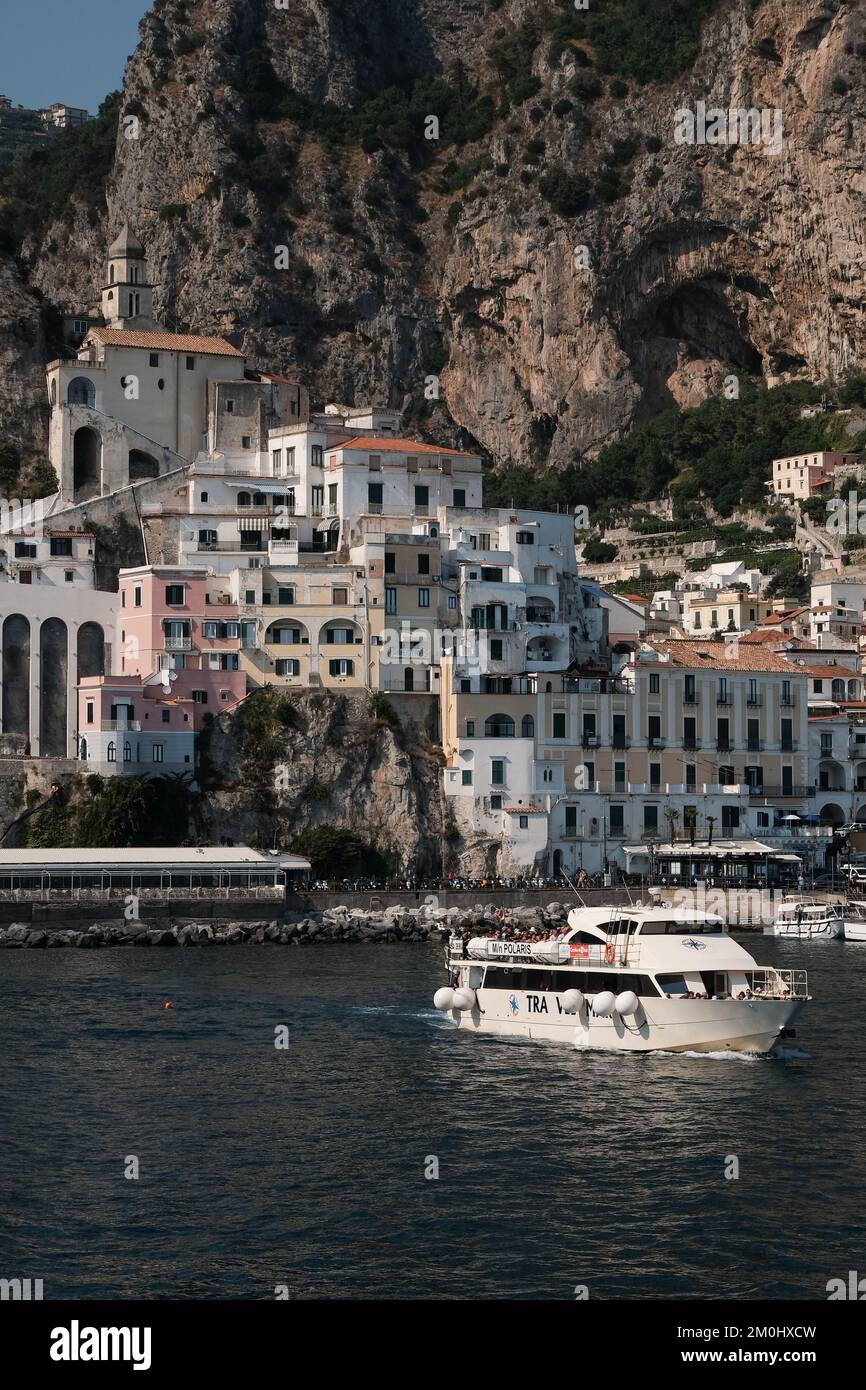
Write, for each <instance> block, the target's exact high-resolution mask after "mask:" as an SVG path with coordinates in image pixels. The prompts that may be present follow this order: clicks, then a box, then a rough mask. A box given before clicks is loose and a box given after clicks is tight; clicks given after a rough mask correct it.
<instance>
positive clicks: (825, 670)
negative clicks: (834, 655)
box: [800, 652, 860, 681]
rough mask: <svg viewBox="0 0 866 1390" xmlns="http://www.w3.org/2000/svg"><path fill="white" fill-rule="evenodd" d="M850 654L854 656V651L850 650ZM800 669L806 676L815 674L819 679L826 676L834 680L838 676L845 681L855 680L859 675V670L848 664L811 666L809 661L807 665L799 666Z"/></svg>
mask: <svg viewBox="0 0 866 1390" xmlns="http://www.w3.org/2000/svg"><path fill="white" fill-rule="evenodd" d="M851 655H852V656H855V655H856V653H855V652H852V653H851ZM800 670H801V671H802V672H803V674H804V675H806V676H809V677H815V676H817V677H818V679H819V680H823V679H824V678H825V677H826V678H827V679H828V680H836V679H837V678H838V679H839V680H846V681H847V680H857V679H858V678H859V676H860V672H859V671H857V670H855V669H853V668H852V667H850V666H813V665H812V663H811V662H810V663H809V664H808V665H807V666H801V667H800Z"/></svg>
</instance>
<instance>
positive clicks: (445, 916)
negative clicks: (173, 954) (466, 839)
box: [0, 902, 568, 950]
mask: <svg viewBox="0 0 866 1390" xmlns="http://www.w3.org/2000/svg"><path fill="white" fill-rule="evenodd" d="M567 915H568V907H567V906H565V905H564V904H563V903H558V902H552V903H548V904H547V905H546V906H544V907H512V908H504V909H495V908H491V907H484V906H482V905H481V904H476V905H475V906H473V907H470V908H465V907H463V908H456V907H449V908H439V907H430V906H428V905H424V906H422V907H419V908H413V909H407V908H404V907H389V908H386V909H385V911H384V912H370V911H364V909H362V908H357V907H353V908H349V907H331V908H327V909H326V910H325V911H324V912H321V913H315V914H313V915H308V916H304V915H302V914H301V913H292V912H287V913H285V914H284V915H283V916H282V917H281V918H279V919H276V918H274V919H272V920H270V921H262V922H232V921H225V922H195V921H185V922H173V923H171V924H166V923H160V924H159V925H158V926H156V925H148V923H147V922H141V921H139V922H119V923H117V924H113V923H111V922H97V923H94V924H93V925H92V926H89V927H87V926H83V925H82V926H81V927H65V928H60V929H57V928H51V929H48V930H45V929H43V928H39V927H33V926H32V925H31V924H30V923H29V922H13V923H12V925H11V926H8V927H0V948H5V949H6V950H39V949H40V948H46V947H55V946H77V947H79V948H80V949H84V950H93V949H96V948H98V947H103V946H220V945H222V946H225V945H231V946H240V945H244V944H247V943H249V944H250V945H253V946H268V945H272V946H326V945H331V944H335V943H338V942H355V943H359V944H362V945H377V944H382V945H390V944H395V943H397V942H424V941H438V940H439V939H440V931H439V928H440V927H443V926H446V927H450V928H452V930H454V931H459V932H463V931H471V932H472V933H473V934H478V933H482V932H484V931H487V930H491V929H493V928H495V927H501V926H508V927H514V928H517V929H518V930H520V931H526V932H537V931H546V930H548V929H549V928H550V927H559V926H562V924H563V923H564V922H565V920H566V917H567Z"/></svg>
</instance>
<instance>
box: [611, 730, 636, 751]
mask: <svg viewBox="0 0 866 1390" xmlns="http://www.w3.org/2000/svg"><path fill="white" fill-rule="evenodd" d="M610 746H611V748H614V749H616V751H617V752H619V753H621V752H623V751H624V749H626V748H630V747H631V743H630V740H629V739H627V738H626V736H625V734H614V736H613V738H612V739H611V741H610Z"/></svg>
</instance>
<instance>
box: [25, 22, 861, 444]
mask: <svg viewBox="0 0 866 1390" xmlns="http://www.w3.org/2000/svg"><path fill="white" fill-rule="evenodd" d="M186 11H187V14H188V19H186V20H181V19H179V18H178V11H177V9H175V8H172V9H170V8H169V7H168V6H165V5H158V6H154V9H153V10H152V11H151V12H150V14H149V15H148V16H147V17H146V18H145V20H144V21H143V22H142V27H141V34H142V38H141V42H140V45H139V47H138V49H137V51H136V53H135V55H134V57H133V58H132V60H131V62H130V64H129V66H128V69H127V73H126V80H125V89H124V111H125V112H129V113H131V114H134V115H135V116H136V117H137V119H139V120H140V129H139V132H138V138H137V139H128V138H126V133H127V132H125V131H123V130H122V131H121V133H120V135H119V138H118V143H117V151H116V157H115V162H114V168H113V171H112V176H111V179H110V184H109V188H108V205H109V213H108V215H107V217H104V218H103V219H102V220H101V221H100V219H99V218H97V219H95V220H93V219H89V218H88V217H86V216H85V215H84V214H83V212H82V213H81V214H79V213H77V212H76V211H75V210H74V209H73V210H72V215H71V217H70V220H69V223H68V225H67V224H65V223H64V224H60V223H56V224H55V225H53V226H51V227H49V228H47V229H45V231H44V235H42V236H41V237H40V243H39V245H38V246H31V247H29V248H27V253H28V256H27V263H28V265H29V271H28V276H29V283H25V282H24V281H23V280H22V279H21V278H20V276H19V275H18V273H17V271H16V270H15V267H14V266H13V264H12V263H11V262H3V263H2V264H0V368H2V370H0V426H2V425H4V424H5V426H6V427H7V428H8V429H9V430H10V431H11V434H12V435H13V436H14V437H16V438H17V440H18V441H19V442H20V443H22V444H23V445H24V446H25V452H29V451H32V449H33V448H38V447H39V446H40V445H41V443H42V442H44V424H43V421H44V405H43V397H42V393H43V386H42V381H41V355H42V353H43V351H44V341H43V337H42V332H41V328H40V318H39V306H38V301H37V299H36V297H35V295H34V293H33V291H34V290H38V291H41V292H42V293H43V294H44V295H45V296H46V298H47V299H48V300H49V301H50V302H52V303H54V304H57V305H60V306H63V307H65V308H69V309H71V308H77V307H81V305H82V304H83V303H86V302H89V301H90V300H91V299H92V298H93V295H94V293H95V290H96V288H97V286H98V284H99V283H100V280H101V275H102V258H103V254H104V248H105V244H106V237H107V236H108V234H109V233H110V232H113V231H115V230H116V228H117V226H118V225H119V223H120V222H121V220H122V219H123V218H124V217H127V218H129V219H130V221H131V223H132V224H133V226H134V227H135V228H136V230H137V232H138V234H139V235H140V236H141V237H142V239H143V240H144V241H145V243H146V245H147V249H148V269H149V274H150V278H151V280H153V281H154V282H155V284H157V285H158V286H159V287H160V290H159V296H158V304H157V308H158V311H159V312H161V313H163V314H164V315H165V316H166V317H167V318H168V319H169V320H170V321H171V322H172V323H177V324H178V325H179V326H180V327H182V328H187V329H190V330H192V331H197V332H217V333H225V334H228V335H229V336H230V337H231V338H232V340H233V341H235V342H236V343H238V345H239V346H241V347H242V348H243V349H244V350H245V351H246V352H248V353H249V354H250V356H251V358H252V359H253V360H254V362H255V363H257V364H258V365H260V366H262V367H265V366H267V367H270V368H272V369H273V370H275V371H285V372H294V371H300V372H302V373H303V374H304V375H305V376H306V378H307V379H308V381H309V384H310V386H311V389H312V392H313V396H314V398H315V399H317V400H319V401H324V400H328V399H331V400H340V401H349V402H362V401H374V402H376V403H379V404H392V405H408V404H409V403H410V402H413V403H414V406H417V405H418V402H419V401H420V399H421V388H422V384H423V380H424V376H425V367H424V364H425V360H426V359H427V358H428V357H429V354H430V352H431V350H432V349H434V348H435V347H436V345H437V344H439V343H441V344H442V346H443V347H444V357H445V358H447V365H445V366H444V367H443V368H442V369H441V390H442V401H441V402H440V403H439V404H438V405H433V406H428V407H421V408H420V413H418V412H417V411H416V413H414V414H412V416H411V422H412V424H413V427H417V428H419V429H423V431H424V432H426V433H427V435H428V437H431V436H432V437H440V438H442V439H443V441H445V442H452V443H459V442H463V443H467V442H469V441H470V440H476V441H477V442H478V443H479V445H480V446H481V447H483V448H484V449H485V450H487V451H488V452H489V453H490V455H491V456H492V457H493V459H494V460H496V461H501V460H505V459H513V460H514V461H515V462H519V463H524V464H527V465H530V466H539V465H541V464H544V463H545V462H551V463H554V464H562V463H565V462H567V461H568V460H570V459H571V458H572V457H573V455H574V453H575V451H589V452H592V451H594V450H596V449H597V448H598V447H599V446H600V445H601V444H603V443H604V442H606V441H608V440H610V439H613V438H615V437H617V436H618V435H620V434H622V433H623V432H624V431H626V430H627V429H628V428H629V426H630V424H631V423H632V422H633V421H634V420H636V419H639V418H642V417H643V416H645V415H646V414H648V413H650V412H651V411H653V410H655V409H657V408H658V407H659V406H662V405H665V404H669V403H671V402H677V403H680V404H696V403H698V402H699V401H700V400H701V399H704V398H705V397H706V396H707V395H709V394H712V393H716V392H718V391H719V390H720V389H721V387H722V383H723V380H724V377H725V375H726V374H727V373H729V372H734V373H736V372H750V371H757V372H759V373H762V374H763V375H764V376H765V378H766V379H767V380H769V381H771V382H775V381H779V380H785V379H788V378H790V377H791V376H803V377H808V378H810V379H811V380H815V381H822V380H826V379H829V378H832V377H837V376H839V375H841V374H844V373H845V372H846V371H847V370H849V369H850V368H851V367H852V366H854V365H856V361H857V345H858V343H859V341H860V340H861V338H862V336H863V328H864V308H863V298H862V294H861V290H860V284H861V267H862V261H863V235H862V216H861V209H860V205H859V199H860V194H859V188H860V183H861V182H862V170H863V164H864V140H866V133H864V132H866V124H864V121H863V120H862V111H863V104H864V67H863V64H862V62H861V61H860V60H859V59H858V58H856V56H853V55H856V54H857V52H858V47H857V46H858V43H861V42H862V41H863V40H864V37H866V34H864V32H863V28H864V13H863V8H862V6H855V5H847V4H842V3H840V2H839V0H828V3H827V4H826V5H825V7H824V9H823V10H822V11H821V15H820V16H816V14H815V12H814V11H815V7H814V5H812V4H810V3H807V0H764V3H762V4H759V5H755V4H754V3H752V2H751V0H732V2H731V3H726V4H719V5H717V6H716V7H715V8H714V9H713V11H712V13H711V14H710V17H709V18H708V20H707V21H706V23H705V24H704V29H703V36H702V44H701V50H700V53H699V56H698V59H697V61H696V63H695V65H694V69H693V71H692V72H691V73H687V74H685V75H684V76H683V77H682V79H678V80H676V81H674V82H671V83H668V84H666V85H648V86H645V87H640V88H638V87H635V86H634V84H630V85H631V87H632V88H633V90H630V91H629V92H628V93H627V94H626V95H624V96H619V97H617V96H615V95H613V94H612V93H611V90H610V83H609V81H607V80H603V81H602V92H601V95H600V96H599V97H598V99H597V100H595V101H593V102H592V103H591V105H589V106H588V107H587V115H588V116H589V119H590V120H591V126H592V129H591V132H590V133H589V134H587V133H586V132H585V130H584V129H582V128H581V124H580V122H578V121H576V120H575V119H574V118H573V117H568V116H563V115H557V114H556V107H557V106H560V107H562V104H563V102H564V101H568V100H572V101H573V92H570V88H569V83H570V82H571V81H572V79H573V78H574V77H575V75H576V73H577V71H578V69H577V65H576V59H575V54H574V49H573V48H572V47H569V46H566V47H565V49H564V50H563V51H562V52H561V53H559V54H558V55H556V56H554V55H552V53H551V49H550V43H549V38H548V36H547V35H544V36H542V37H541V38H540V40H539V42H538V44H537V45H536V46H535V47H534V48H533V49H532V50H531V52H530V54H529V55H528V56H527V57H526V59H525V63H526V75H527V76H529V77H531V78H535V79H537V81H538V83H539V84H540V85H539V89H538V92H537V94H536V95H535V97H533V98H531V99H529V100H527V101H523V102H517V103H515V104H513V105H512V109H511V111H510V112H509V113H507V114H503V115H502V116H501V117H500V118H498V119H497V121H496V122H495V124H494V126H493V129H492V130H491V131H490V132H489V133H487V134H485V135H484V136H483V138H481V139H480V140H478V141H477V143H475V144H469V145H466V146H464V147H462V148H456V147H454V146H451V147H448V148H443V149H442V150H441V152H440V151H438V150H437V153H436V157H435V158H434V161H433V163H432V164H430V163H429V161H428V163H427V164H426V166H425V167H423V168H421V169H420V172H419V166H420V165H421V164H423V163H424V161H423V159H422V157H421V152H420V145H421V142H422V141H423V132H421V131H419V132H417V142H418V148H416V147H415V145H414V144H413V139H414V136H413V137H412V138H410V140H409V142H408V144H407V145H406V146H405V148H404V149H403V150H402V151H401V152H400V154H399V156H398V157H395V158H390V157H389V156H388V154H387V152H384V153H383V151H382V150H372V151H371V152H365V150H364V149H363V147H362V145H361V143H359V140H358V139H357V137H356V136H353V137H352V138H351V139H349V140H347V141H346V142H344V143H342V144H337V145H335V146H331V145H329V144H328V143H327V142H326V141H325V140H324V139H323V138H322V136H321V133H319V134H317V133H314V132H313V131H312V130H311V128H310V123H309V120H308V119H307V118H306V117H302V118H299V116H298V108H297V102H298V101H304V100H306V101H312V102H315V103H317V104H319V105H320V104H321V103H323V102H326V101H327V102H331V103H333V104H334V106H335V107H336V108H337V109H338V110H345V109H346V108H347V107H349V106H357V105H358V104H359V103H361V102H363V101H364V100H365V99H367V98H369V97H370V96H371V95H374V94H377V93H378V94H381V93H382V92H383V90H384V89H385V88H386V87H387V86H388V85H389V84H390V83H400V84H402V85H404V86H405V85H406V84H407V83H408V82H409V81H410V80H411V78H412V77H415V76H422V75H433V74H436V73H437V72H444V73H446V74H452V70H453V66H454V63H455V62H456V61H457V60H458V59H459V60H460V61H461V62H462V64H463V68H464V72H465V76H466V79H467V80H468V81H469V82H470V83H472V84H473V85H475V86H477V87H488V88H489V89H490V90H491V91H493V93H494V94H495V96H496V99H497V100H499V99H501V96H502V92H503V83H502V81H501V78H500V77H499V75H498V73H497V69H496V67H495V66H494V63H493V60H492V57H491V51H492V44H493V42H494V35H495V33H496V31H497V28H502V29H504V30H505V31H506V32H507V33H509V34H512V33H513V32H514V29H515V26H517V25H518V24H520V23H522V22H523V21H524V20H525V19H527V18H529V19H535V20H536V21H538V22H539V23H542V22H543V21H544V20H545V18H549V14H550V4H549V3H548V0H544V3H541V0H505V2H504V3H500V4H497V5H491V4H490V3H489V2H488V0H447V3H440V0H377V3H376V4H375V5H370V4H367V3H364V4H361V3H360V0H295V3H293V4H291V5H290V6H289V7H288V8H287V9H278V8H277V6H276V5H275V4H274V3H273V2H272V0H207V3H205V2H204V0H201V3H197V4H196V3H190V4H189V5H188V6H187V7H186ZM181 13H182V12H181ZM841 75H844V76H841ZM627 85H629V84H627ZM698 100H704V101H706V103H707V105H710V106H712V105H717V106H719V107H722V108H728V107H730V106H736V107H754V108H768V109H778V110H779V111H780V112H781V117H782V120H783V127H784V143H783V146H782V149H781V151H780V152H778V153H777V154H775V155H771V154H768V153H767V152H766V151H765V150H763V149H756V148H754V147H750V146H748V145H742V144H741V145H738V146H732V147H726V146H725V145H708V144H705V145H688V144H676V143H675V142H674V139H673V123H674V117H675V112H676V110H677V109H678V108H681V107H689V108H693V107H694V105H695V103H696V102H697V101H698ZM293 103H294V105H293ZM648 138H649V139H651V140H653V142H654V141H655V140H658V141H659V142H660V146H659V148H658V149H657V150H656V149H652V148H647V144H646V142H647V139H648ZM623 139H626V140H633V141H634V143H635V152H634V154H633V156H632V157H631V158H630V160H629V161H628V166H627V179H626V181H625V182H626V183H627V188H626V189H624V191H623V192H622V193H621V195H620V196H614V197H613V198H612V200H611V201H609V202H606V201H604V199H603V198H595V199H593V200H592V201H591V203H590V205H589V206H588V207H587V208H586V210H585V211H580V212H576V213H574V214H570V213H569V214H565V213H563V214H560V213H559V212H557V211H556V210H554V208H553V207H552V206H550V205H549V204H548V202H546V201H545V198H544V197H543V196H542V194H541V192H540V189H539V176H540V175H541V173H542V172H543V171H544V170H550V169H551V168H554V167H558V168H562V169H564V170H565V171H567V172H568V173H569V174H580V175H583V176H585V177H587V178H588V179H589V180H590V182H591V183H592V182H593V180H595V179H596V178H597V175H598V173H599V170H600V169H602V167H603V165H604V160H605V156H606V154H608V153H609V152H610V151H611V150H612V149H613V148H614V147H615V146H616V144H617V142H618V141H621V140H623ZM539 140H540V141H543V142H544V153H543V158H542V163H541V164H532V163H531V162H530V163H527V162H526V159H525V157H524V156H525V155H526V153H527V146H528V145H529V143H530V141H539ZM428 153H429V151H428ZM483 157H486V158H487V159H488V160H489V161H490V166H489V168H487V169H486V170H483V171H481V172H480V173H478V175H477V176H475V177H469V178H467V179H466V180H457V183H456V184H455V182H454V178H453V175H450V174H449V175H448V178H451V184H450V186H448V183H447V179H446V182H445V183H444V184H443V182H442V175H443V170H444V169H445V166H446V165H447V164H448V162H449V160H450V161H455V162H457V163H458V164H464V163H466V162H469V161H472V160H475V159H480V158H483ZM522 174H523V175H526V176H527V177H526V178H522V177H521V175H522ZM443 190H444V191H443ZM413 207H420V209H421V214H420V218H421V219H424V220H419V217H418V215H417V214H415V213H413V212H412V211H411V209H412V208H413ZM449 209H452V211H451V213H450V214H449ZM281 245H284V246H286V247H287V248H288V269H286V270H277V269H276V268H275V254H274V253H275V248H276V247H277V246H281ZM576 247H585V248H586V250H587V255H588V263H587V268H583V269H582V268H579V267H578V266H576V263H575V248H576ZM414 406H413V408H414Z"/></svg>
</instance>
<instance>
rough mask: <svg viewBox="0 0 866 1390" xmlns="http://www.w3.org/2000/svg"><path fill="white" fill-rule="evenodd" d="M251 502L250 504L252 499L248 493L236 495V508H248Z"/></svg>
mask: <svg viewBox="0 0 866 1390" xmlns="http://www.w3.org/2000/svg"><path fill="white" fill-rule="evenodd" d="M251 502H252V499H251V497H250V494H249V493H248V492H239V493H238V506H239V507H249V506H250V505H251Z"/></svg>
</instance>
